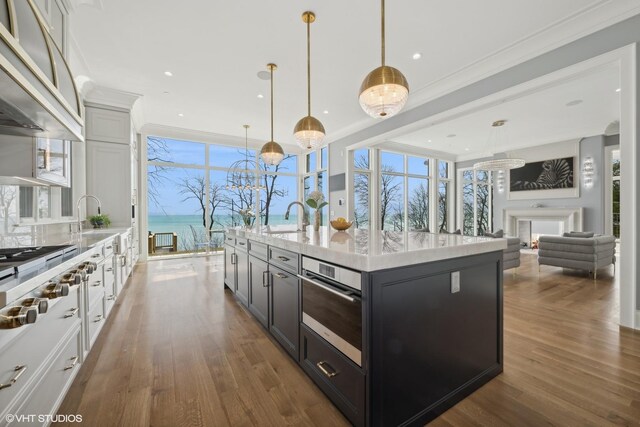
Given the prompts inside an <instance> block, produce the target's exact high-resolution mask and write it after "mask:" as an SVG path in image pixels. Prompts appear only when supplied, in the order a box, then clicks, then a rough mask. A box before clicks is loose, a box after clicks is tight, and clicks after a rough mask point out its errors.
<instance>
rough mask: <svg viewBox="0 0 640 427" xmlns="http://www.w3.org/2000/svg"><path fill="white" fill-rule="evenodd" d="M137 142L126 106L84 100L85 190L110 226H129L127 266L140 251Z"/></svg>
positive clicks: (92, 208) (92, 207)
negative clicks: (104, 215) (91, 196)
mask: <svg viewBox="0 0 640 427" xmlns="http://www.w3.org/2000/svg"><path fill="white" fill-rule="evenodd" d="M137 142H138V141H137V135H136V133H135V130H134V127H133V125H132V119H131V112H130V111H129V110H127V109H124V108H120V107H112V106H108V105H102V104H96V103H87V104H86V150H87V193H88V194H93V195H95V196H97V197H98V198H99V199H100V200H101V201H102V212H103V213H105V214H107V215H109V217H110V219H111V223H112V226H113V227H126V228H128V227H132V228H133V230H132V233H131V236H130V238H129V240H128V243H129V246H128V247H129V248H131V249H130V251H129V254H128V255H129V256H128V257H127V262H128V264H129V265H131V266H132V265H134V264H135V262H136V261H137V260H138V257H139V253H140V249H139V248H140V245H139V235H138V218H137V215H138V167H137V165H138V163H137V161H138V160H137V159H138V155H137ZM87 207H88V210H87V214H88V215H92V214H96V213H97V209H96V207H95V205H94V204H93V203H88V204H87ZM118 261H119V260H116V262H118ZM127 276H128V275H127Z"/></svg>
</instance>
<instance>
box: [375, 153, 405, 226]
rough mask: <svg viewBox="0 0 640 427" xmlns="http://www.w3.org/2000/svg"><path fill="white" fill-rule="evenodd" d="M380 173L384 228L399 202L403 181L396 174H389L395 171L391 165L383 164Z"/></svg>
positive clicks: (381, 216)
mask: <svg viewBox="0 0 640 427" xmlns="http://www.w3.org/2000/svg"><path fill="white" fill-rule="evenodd" d="M381 169H382V173H381V174H380V227H381V229H382V230H384V227H385V223H386V221H387V220H388V219H391V216H392V215H393V208H394V207H396V204H397V203H399V199H400V198H401V197H400V196H401V195H402V193H401V191H402V182H401V181H400V180H397V179H396V178H397V176H396V175H389V174H388V173H387V172H395V171H394V169H393V167H392V166H390V165H382V166H381Z"/></svg>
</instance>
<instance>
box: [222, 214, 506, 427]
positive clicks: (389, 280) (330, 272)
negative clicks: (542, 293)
mask: <svg viewBox="0 0 640 427" xmlns="http://www.w3.org/2000/svg"><path fill="white" fill-rule="evenodd" d="M504 248H506V241H505V240H503V239H488V238H482V237H468V236H459V235H451V234H434V233H423V232H404V233H402V232H397V233H396V232H384V231H378V232H371V233H370V232H368V231H367V230H349V231H348V232H338V231H334V230H330V229H328V228H326V227H321V230H320V231H318V232H315V231H311V230H308V231H307V232H298V231H296V230H295V229H293V228H291V227H284V226H277V227H270V228H269V227H256V228H254V229H252V230H245V229H230V230H228V231H227V234H226V237H225V285H226V286H227V287H228V288H229V289H230V290H231V291H233V292H234V293H235V294H236V297H237V299H238V301H239V302H241V303H242V304H244V305H245V306H247V308H248V309H249V311H250V312H251V313H252V314H253V315H254V316H255V317H256V319H257V320H258V321H259V322H260V323H262V325H263V326H264V327H265V328H266V329H267V330H268V331H269V332H270V333H271V334H272V335H273V337H274V338H275V339H276V340H277V341H278V342H279V343H280V344H282V346H283V348H284V349H285V350H286V351H287V352H288V353H289V354H290V355H291V357H293V358H294V359H295V360H296V361H297V362H298V363H299V364H300V366H301V367H302V369H304V371H305V372H306V373H307V374H308V375H309V376H310V377H311V378H312V379H313V380H314V382H315V383H316V384H317V385H318V386H319V387H320V388H321V389H322V390H323V391H324V392H325V394H327V396H328V397H329V398H330V399H331V400H332V402H333V403H334V404H335V405H336V406H337V407H338V408H339V409H340V410H341V411H342V412H343V413H344V414H345V416H346V417H347V418H348V419H349V420H350V421H351V422H352V423H353V424H355V425H384V426H392V425H423V424H424V423H426V422H428V421H430V420H432V419H433V418H435V417H437V416H438V415H439V414H441V413H442V412H444V411H446V410H447V409H448V408H449V407H451V406H452V405H454V404H455V403H457V402H458V401H460V400H461V399H463V398H464V397H466V396H467V395H469V394H470V393H472V392H473V391H474V390H476V389H477V388H479V387H480V386H481V385H483V384H485V383H486V382H487V381H489V380H490V379H491V378H493V377H495V376H496V375H498V374H499V373H500V372H502V250H503V249H504Z"/></svg>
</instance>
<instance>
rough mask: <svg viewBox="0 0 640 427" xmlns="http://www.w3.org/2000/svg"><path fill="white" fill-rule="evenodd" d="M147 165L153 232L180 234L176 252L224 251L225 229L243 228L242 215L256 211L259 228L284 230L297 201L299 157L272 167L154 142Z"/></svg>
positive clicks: (201, 146) (254, 157)
mask: <svg viewBox="0 0 640 427" xmlns="http://www.w3.org/2000/svg"><path fill="white" fill-rule="evenodd" d="M147 160H148V168H147V200H148V211H149V216H148V230H149V232H150V233H153V234H154V235H155V234H158V235H161V234H166V235H168V237H171V236H172V234H173V233H175V234H176V238H177V247H176V248H173V247H172V248H171V250H172V251H177V252H185V251H194V250H197V249H198V248H202V247H203V246H204V245H203V244H204V243H206V242H211V246H213V247H220V246H221V245H222V243H223V233H222V230H223V229H224V227H227V226H239V225H243V224H244V221H243V219H242V216H241V212H240V211H245V210H251V211H253V212H254V214H255V220H254V221H255V223H258V224H260V223H261V224H263V225H274V224H282V223H284V213H285V209H286V206H287V204H288V203H289V202H290V201H292V200H297V199H298V185H297V182H298V174H297V171H298V166H297V161H298V159H297V156H295V155H290V154H288V155H286V156H285V158H284V159H283V161H282V162H281V163H280V164H279V165H277V166H269V165H266V164H264V163H263V162H262V161H261V160H260V159H259V158H258V153H257V151H256V150H248V151H246V152H245V150H244V148H240V147H232V146H224V145H219V144H209V143H206V144H205V143H199V142H190V141H178V140H172V139H168V138H161V137H155V136H150V137H148V138H147ZM257 186H260V187H262V188H260V189H259V190H258V189H256V188H255V187H257ZM252 187H253V188H252ZM291 218H292V219H291V222H293V223H295V218H296V215H295V212H292V215H291ZM169 240H170V239H169ZM159 253H160V252H158V253H156V254H159ZM165 253H166V252H165ZM151 255H153V254H151Z"/></svg>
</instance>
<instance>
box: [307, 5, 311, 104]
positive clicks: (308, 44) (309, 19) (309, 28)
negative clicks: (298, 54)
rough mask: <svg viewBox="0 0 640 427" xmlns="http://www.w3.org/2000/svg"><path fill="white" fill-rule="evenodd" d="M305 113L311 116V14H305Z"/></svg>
mask: <svg viewBox="0 0 640 427" xmlns="http://www.w3.org/2000/svg"><path fill="white" fill-rule="evenodd" d="M307 115H308V116H311V16H307Z"/></svg>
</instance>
